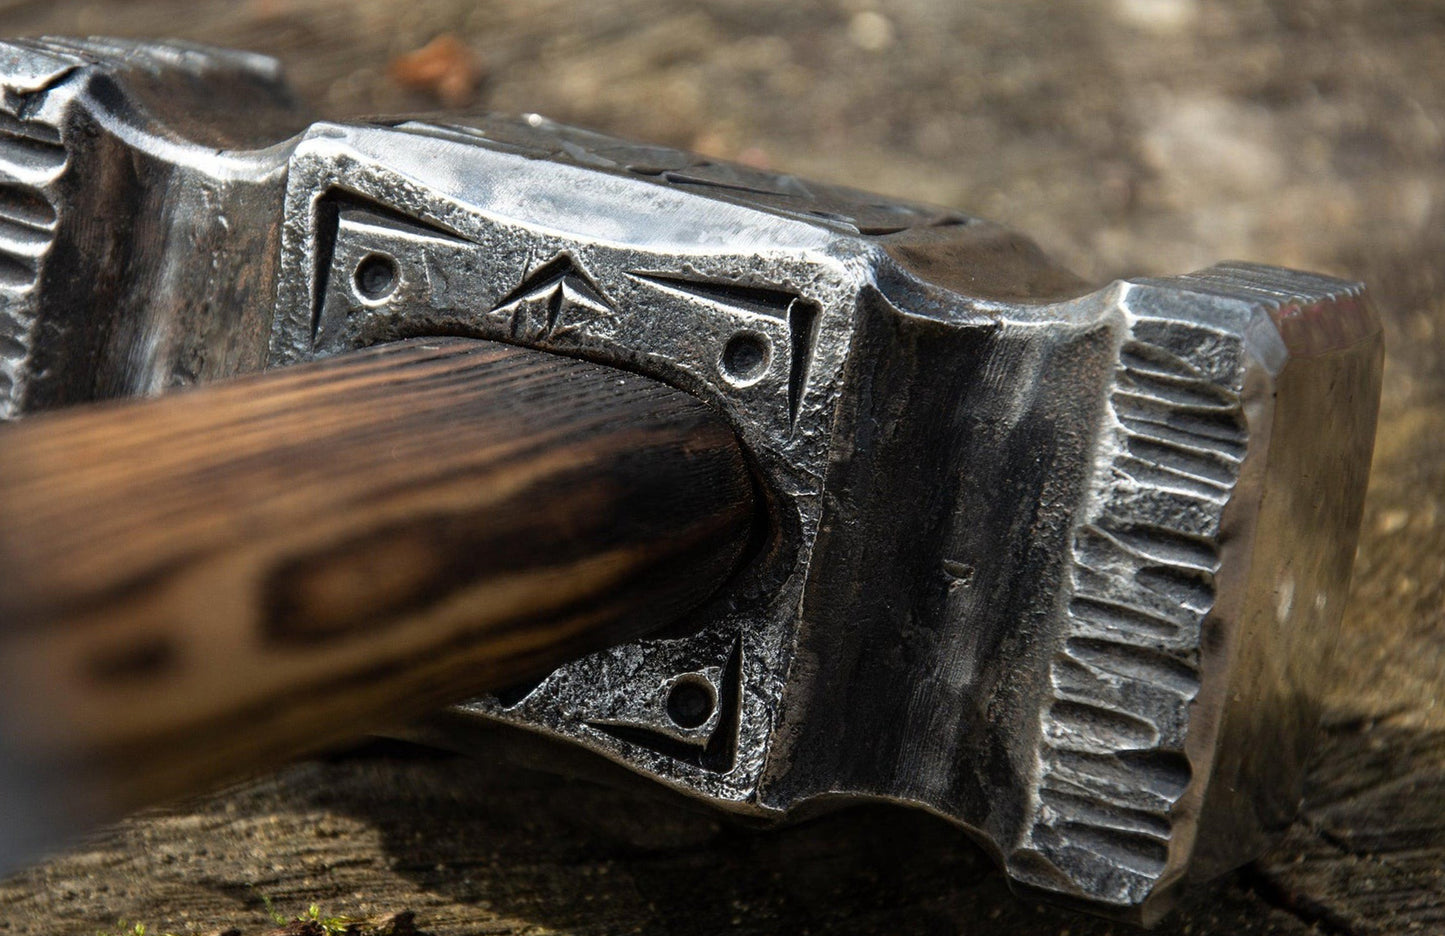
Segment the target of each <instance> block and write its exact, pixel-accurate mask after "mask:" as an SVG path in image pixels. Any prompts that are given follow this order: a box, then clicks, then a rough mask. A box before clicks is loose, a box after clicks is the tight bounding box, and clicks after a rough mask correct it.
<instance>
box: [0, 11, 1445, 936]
mask: <svg viewBox="0 0 1445 936" xmlns="http://www.w3.org/2000/svg"><path fill="white" fill-rule="evenodd" d="M0 31H4V32H6V33H10V34H18V33H36V32H42V31H43V32H52V33H62V34H65V33H69V34H87V33H122V34H126V35H137V36H145V35H157V34H168V35H177V34H178V35H181V36H183V37H185V38H191V39H197V40H201V41H207V42H214V43H220V44H225V45H236V46H242V47H248V48H253V49H256V50H259V51H267V52H271V53H273V54H276V55H278V56H280V57H281V59H282V60H283V61H284V62H285V64H286V66H287V68H288V70H289V71H290V73H291V76H292V78H293V81H294V82H295V84H296V85H297V87H298V89H299V90H300V92H301V94H302V95H303V96H304V97H306V98H308V99H309V100H311V101H314V102H315V103H316V104H317V105H318V107H320V108H323V109H325V110H326V111H327V112H329V113H332V114H345V113H351V114H361V113H371V114H374V113H401V112H416V111H422V110H433V109H436V108H437V107H439V106H440V100H439V98H437V97H428V96H427V95H426V94H425V93H423V92H420V91H416V90H413V89H410V88H404V87H402V86H400V85H398V84H396V83H395V82H393V81H391V80H390V79H388V78H387V77H386V71H387V69H386V64H387V62H388V61H389V59H390V58H391V57H392V56H394V55H396V54H397V53H399V52H404V51H411V50H416V49H422V48H424V47H426V46H427V45H428V44H429V43H431V42H432V40H433V39H435V38H436V37H437V36H438V35H439V34H443V33H451V34H454V35H455V36H457V37H458V38H459V39H460V40H461V43H462V45H463V46H464V47H465V48H466V49H469V50H471V52H472V53H473V54H474V55H475V56H476V61H475V63H474V64H475V71H469V72H468V74H470V75H481V76H482V79H481V83H480V85H479V92H478V96H477V97H476V98H474V103H475V104H476V105H477V106H479V107H482V108H486V109H492V110H501V111H510V112H519V111H537V112H541V113H545V114H547V115H548V116H549V117H553V118H555V119H559V120H563V121H567V122H571V123H575V124H580V125H583V126H588V127H594V128H597V129H600V130H604V131H609V132H614V133H617V134H620V135H622V136H626V137H632V138H640V139H644V140H653V141H657V142H662V143H669V144H675V145H682V146H691V147H694V148H699V149H702V150H704V151H706V152H708V153H711V154H713V155H718V156H723V157H731V158H742V159H746V160H750V161H754V162H758V163H766V164H768V165H771V166H773V167H775V168H781V169H783V170H785V171H791V172H797V173H799V174H800V175H803V176H804V177H818V178H828V179H832V180H837V181H841V182H846V183H848V184H851V185H854V186H857V187H860V188H864V189H871V190H878V191H883V192H887V193H892V194H895V195H899V196H903V197H909V198H915V199H921V200H927V201H932V202H937V203H942V204H948V205H955V206H958V207H961V208H964V209H966V210H969V211H973V212H977V213H978V214H981V215H983V216H985V217H988V218H990V219H993V220H997V221H1001V222H1005V223H1007V224H1008V225H1010V226H1011V227H1014V228H1016V229H1018V230H1021V231H1024V232H1027V233H1030V234H1032V235H1034V236H1036V237H1038V238H1039V239H1040V240H1041V242H1042V244H1043V246H1044V248H1045V249H1046V250H1047V251H1048V252H1049V253H1050V254H1052V255H1054V256H1055V257H1057V258H1058V259H1059V260H1061V261H1063V262H1064V263H1065V264H1066V265H1067V266H1069V267H1071V268H1072V269H1074V270H1075V271H1076V272H1078V273H1080V274H1082V275H1084V276H1085V277H1087V278H1088V279H1090V280H1091V281H1096V282H1102V281H1107V280H1108V279H1109V278H1111V277H1115V276H1120V275H1138V274H1141V273H1148V274H1174V273H1180V272H1183V271H1186V270H1190V269H1198V268H1200V267H1203V266H1206V265H1208V264H1210V263H1213V262H1215V261H1218V260H1221V259H1224V258H1244V259H1249V260H1255V261H1259V262H1264V263H1276V264H1281V265H1285V266H1291V267H1298V268H1304V269H1313V270H1319V271H1322V272H1327V273H1332V274H1335V275H1339V276H1343V277H1347V278H1350V279H1360V280H1363V281H1365V282H1366V283H1367V284H1368V285H1369V287H1370V291H1371V294H1372V295H1373V296H1374V298H1375V301H1376V302H1377V304H1378V308H1379V309H1380V311H1381V313H1382V315H1383V316H1384V319H1385V328H1386V345H1387V353H1388V355H1389V358H1388V361H1387V365H1386V384H1385V400H1384V406H1383V410H1382V413H1381V421H1380V437H1379V443H1378V445H1377V448H1376V458H1375V466H1374V473H1373V476H1372V479H1371V489H1370V495H1369V502H1368V505H1367V513H1366V521H1365V523H1366V526H1365V530H1364V534H1363V536H1362V539H1361V544H1360V551H1359V560H1358V562H1357V566H1356V573H1355V580H1354V587H1353V594H1352V598H1351V601H1350V605H1349V607H1348V609H1347V611H1346V614H1345V618H1346V625H1345V635H1344V639H1343V641H1342V643H1341V647H1340V651H1339V653H1338V655H1337V658H1336V660H1335V663H1334V672H1333V673H1332V677H1333V678H1332V681H1331V686H1332V688H1331V690H1330V691H1329V693H1328V694H1327V696H1326V697H1325V699H1324V700H1323V702H1324V705H1325V708H1326V710H1327V712H1328V716H1327V723H1326V732H1325V737H1324V740H1323V742H1322V744H1321V746H1320V748H1319V752H1318V757H1317V766H1316V768H1315V770H1314V773H1313V777H1312V782H1311V785H1310V788H1309V791H1308V793H1307V799H1306V803H1305V807H1304V810H1303V812H1302V814H1301V817H1300V819H1299V821H1298V822H1296V824H1295V825H1294V826H1293V828H1292V829H1291V830H1290V831H1289V833H1288V835H1287V836H1286V837H1285V838H1284V839H1283V840H1282V841H1281V842H1280V843H1279V845H1278V846H1277V847H1276V848H1275V849H1274V850H1272V851H1271V852H1270V853H1269V854H1267V855H1266V856H1265V857H1264V858H1262V859H1261V860H1260V861H1258V862H1256V863H1254V864H1253V865H1251V866H1249V867H1247V868H1245V869H1244V870H1243V871H1241V872H1239V873H1237V874H1233V875H1230V876H1228V877H1226V878H1224V879H1223V880H1221V881H1218V882H1216V883H1215V884H1213V885H1210V886H1208V887H1206V888H1204V889H1203V890H1201V891H1199V892H1197V893H1195V894H1194V895H1193V896H1192V897H1191V898H1190V899H1189V900H1188V901H1187V902H1186V904H1185V905H1184V906H1183V907H1181V908H1180V910H1179V911H1178V912H1177V913H1176V914H1174V915H1173V916H1171V917H1169V918H1168V919H1166V920H1165V921H1164V922H1163V923H1161V924H1160V926H1159V927H1158V928H1157V929H1156V930H1154V932H1156V933H1163V934H1171V936H1174V934H1178V936H1182V934H1186V933H1187V934H1191V936H1201V934H1229V936H1252V934H1265V933H1277V934H1306V933H1326V934H1351V936H1365V934H1376V933H1442V932H1445V881H1442V879H1441V869H1442V868H1445V701H1442V699H1445V688H1442V687H1445V587H1442V582H1445V266H1442V264H1441V259H1440V258H1441V257H1442V256H1445V157H1442V152H1445V150H1442V147H1441V139H1442V136H1441V135H1442V132H1445V55H1441V52H1440V50H1441V49H1442V48H1445V20H1442V17H1441V13H1440V8H1439V4H1438V3H1434V2H1431V0H1403V2H1402V0H1360V2H1356V3H1351V4H1328V3H1318V2H1285V0H1229V2H1223V3H1203V2H1196V0H1168V2H1165V0H1155V2H1148V0H1079V2H1076V3H1067V4H1063V3H1057V2H1052V0H1013V2H1010V3H958V4H941V3H937V2H933V0H899V2H894V3H887V4H876V5H869V4H858V3H839V4H803V5H799V4H780V3H773V2H769V0H704V2H701V3H696V2H682V0H622V2H619V3H592V4H587V3H567V2H564V0H536V2H531V3H504V2H484V3H477V2H474V0H414V2H411V3H407V4H395V3H390V2H385V0H247V2H238V0H126V2H124V3H121V2H118V0H112V2H97V0H47V2H43V3H42V2H34V0H28V2H27V0H20V2H15V3H10V4H6V5H4V6H0ZM466 67H467V68H468V69H470V68H472V67H473V66H472V65H467V66H466ZM1264 756H1267V752H1264ZM262 895H266V896H269V897H271V898H272V899H273V900H274V901H275V903H276V906H277V908H278V909H280V910H282V911H285V912H287V913H298V912H300V911H302V910H304V908H305V907H306V905H307V904H308V903H310V902H312V901H316V902H317V903H319V904H320V905H321V907H322V909H323V910H324V911H326V912H334V913H339V914H352V915H370V914H382V913H390V912H400V911H404V910H412V911H415V913H416V920H417V925H418V927H419V928H420V929H421V930H423V931H425V932H429V933H433V934H437V936H453V934H455V936H461V934H476V933H493V934H524V933H525V934H542V933H568V934H613V933H646V934H671V933H687V934H695V936H712V934H721V933H728V934H737V933H757V934H777V933H795V934H804V933H815V934H821V933H851V934H874V933H876V934H890V936H891V934H902V933H924V934H940V936H942V934H948V933H969V934H985V936H994V934H1009V936H1016V934H1040V936H1042V934H1049V936H1059V934H1063V933H1069V934H1070V936H1085V934H1089V936H1101V934H1105V933H1112V934H1115V936H1123V934H1124V933H1125V932H1126V931H1127V930H1126V928H1125V927H1123V926H1120V925H1118V924H1110V923H1107V922H1103V921H1099V920H1095V919H1092V918H1089V917H1086V916H1082V915H1079V914H1077V913H1071V912H1068V911H1064V910H1058V909H1054V908H1048V907H1039V906H1038V905H1036V904H1035V903H1033V902H1031V901H1020V900H1018V899H1016V898H1015V897H1013V896H1012V895H1011V894H1010V893H1009V892H1008V890H1007V888H1006V887H1005V886H1004V883H1003V879H1002V877H1001V875H999V874H998V873H997V872H996V871H995V870H994V868H993V866H992V864H991V863H990V862H989V860H988V859H987V857H986V856H985V855H983V854H982V853H981V852H980V851H978V850H977V849H975V848H974V847H973V846H971V845H970V844H969V842H968V841H967V839H966V838H965V837H964V836H962V835H961V834H958V833H956V832H955V831H954V830H952V829H951V828H949V827H948V826H947V825H945V824H943V823H942V822H940V821H937V820H934V819H932V818H930V817H927V816H923V815H918V814H914V813H910V812H907V811H905V810H901V809H900V810H891V809H884V808H882V807H869V808H867V809H863V810H858V811H855V812H851V813H844V814H838V815H833V816H829V817H825V818H822V819H819V820H817V821H814V822H811V823H808V824H805V825H801V826H797V827H794V828H787V829H781V830H775V831H770V832H761V833H760V832H757V831H753V830H745V829H737V828H734V827H732V826H729V825H728V824H726V823H725V822H724V821H723V820H721V819H719V818H718V817H717V816H715V815H713V814H710V813H706V812H699V811H697V810H696V809H693V808H689V807H687V806H685V805H684V804H682V803H680V802H679V801H677V800H675V799H672V798H668V797H665V796H664V794H663V793H661V792H660V791H655V790H653V791H649V790H648V789H647V788H645V787H644V788H642V789H641V790H637V789H613V788H610V787H605V786H600V785H594V784H592V783H590V782H584V781H580V780H573V779H566V778H559V777H556V776H552V775H549V774H544V773H531V772H526V771H522V770H518V769H516V768H513V767H510V766H507V765H503V764H497V763H492V762H490V761H487V760H485V759H480V760H474V759H469V758H461V757H450V756H445V757H444V756H438V755H429V754H427V753H426V752H425V751H422V750H417V749H398V748H387V747H372V748H367V749H365V750H363V751H358V752H356V753H354V754H353V755H351V756H347V757H340V758H334V759H329V760H319V761H311V762H308V763H305V764H300V765H296V766H293V767H291V768H289V769H287V770H285V771H283V772H280V773H277V774H274V775H271V776H269V777H268V778H266V779H263V780H260V781H258V782H255V783H251V784H249V785H246V786H242V787H237V788H235V789H232V790H230V791H228V792H226V793H223V794H219V795H216V796H211V797H208V798H206V799H203V800H199V801H195V802H192V803H190V804H188V805H186V806H184V807H181V808H172V809H167V810H165V811H158V812H152V813H149V814H146V815H143V816H140V817H137V818H134V819H132V820H130V821H127V822H125V823H123V824H121V825H119V826H116V827H114V828H112V829H110V830H108V831H106V832H105V833H103V834H101V835H98V836H97V837H95V838H94V839H92V840H91V841H89V842H88V843H86V844H84V845H82V846H80V847H78V848H76V849H75V850H73V851H71V852H69V853H67V854H65V855H61V856H58V857H56V858H55V859H54V860H53V861H51V862H48V863H46V864H42V865H39V866H36V867H34V868H31V869H30V870H27V871H25V872H23V873H21V874H19V875H16V876H13V877H11V878H10V879H9V880H7V881H4V882H3V883H0V933H15V934H21V933H23V934H37V936H39V934H44V936H66V934H77V936H79V934H84V936H91V934H93V933H94V932H95V931H96V930H97V929H101V928H105V927H111V928H113V927H114V926H115V923H116V921H117V920H120V919H124V920H127V921H131V922H134V921H138V920H139V921H144V922H145V923H147V925H148V927H149V930H148V931H149V932H152V933H153V932H165V931H167V930H172V931H176V932H202V933H203V932H210V931H217V930H224V929H226V928H228V927H239V928H240V929H241V930H242V931H243V932H245V933H247V934H252V933H263V932H265V931H266V930H267V929H269V928H270V927H271V926H272V924H271V922H270V920H269V919H268V918H267V917H266V915H265V912H264V907H263V906H262V901H261V896H262Z"/></svg>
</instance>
